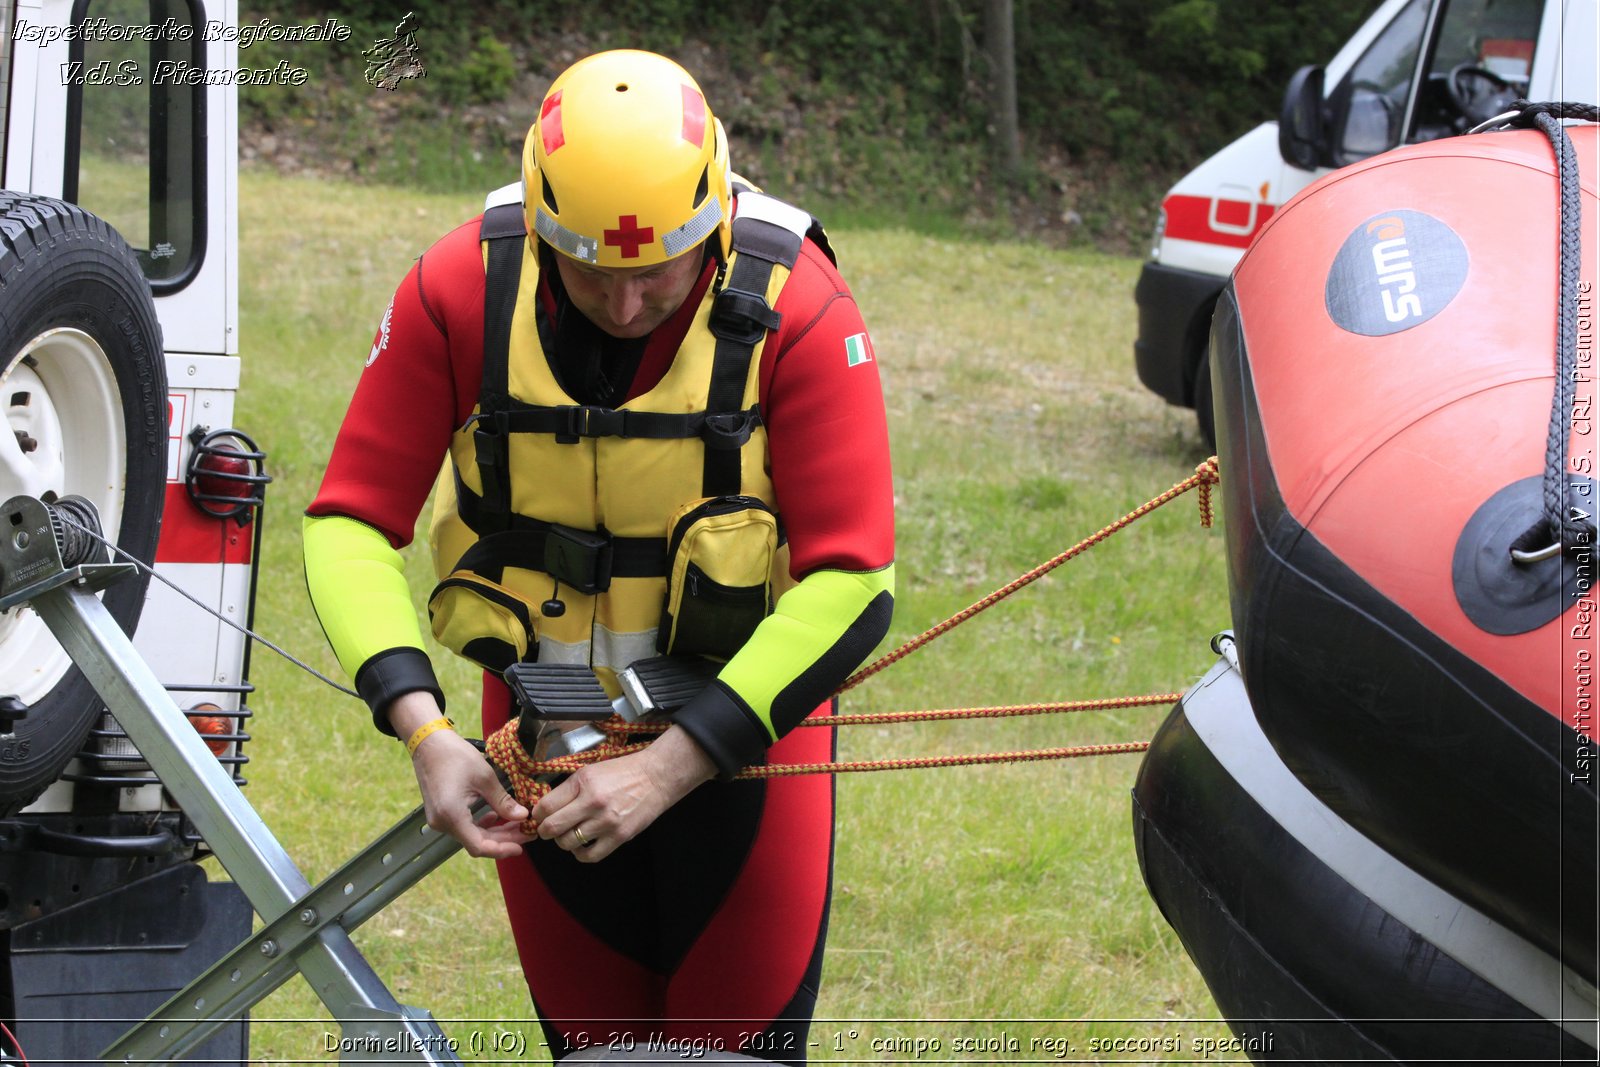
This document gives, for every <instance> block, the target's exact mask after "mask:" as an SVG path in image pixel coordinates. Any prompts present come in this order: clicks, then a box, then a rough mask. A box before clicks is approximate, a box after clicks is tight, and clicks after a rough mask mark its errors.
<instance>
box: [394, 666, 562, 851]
mask: <svg viewBox="0 0 1600 1067" xmlns="http://www.w3.org/2000/svg"><path fill="white" fill-rule="evenodd" d="M439 714H440V712H439V706H438V704H437V702H435V701H434V699H433V695H432V694H431V693H426V692H414V693H407V694H405V695H404V696H402V697H399V698H398V699H396V700H395V702H394V703H393V704H392V705H390V707H389V721H390V723H392V724H393V725H394V728H395V733H396V734H398V735H399V736H400V737H401V738H402V739H404V738H407V737H410V736H411V733H412V732H413V731H414V730H416V728H417V727H419V726H421V725H422V724H423V723H426V722H429V721H431V720H433V719H435V718H438V716H439ZM411 769H412V770H413V771H414V772H415V773H416V776H417V786H418V788H419V789H420V790H421V791H422V808H423V811H424V813H425V814H426V815H427V819H428V825H429V826H430V827H432V828H433V829H435V830H438V831H440V832H441V833H447V834H449V835H450V836H451V837H453V838H455V839H456V840H457V841H460V842H461V846H462V847H463V848H464V849H466V850H467V854H468V855H472V856H487V857H492V858H494V859H510V858H511V857H513V856H516V855H518V854H520V853H521V852H522V846H523V845H524V844H525V843H526V842H528V841H531V840H533V838H532V837H531V836H530V835H528V834H525V833H523V832H522V830H521V829H520V828H519V824H520V823H521V822H522V821H523V820H524V819H526V818H527V817H528V809H527V808H525V807H523V806H522V805H521V804H519V803H517V800H516V798H515V797H513V796H512V795H511V794H510V793H508V792H506V788H505V786H503V785H501V784H500V777H499V775H497V774H496V773H495V770H494V766H493V765H492V764H490V763H489V761H488V760H486V759H484V758H483V753H482V752H479V751H478V750H477V749H476V748H474V747H473V746H472V745H471V744H470V743H469V742H468V741H467V740H466V739H465V738H463V737H462V736H461V735H460V734H458V733H456V732H455V731H454V730H437V731H435V732H433V733H431V734H429V735H428V736H427V737H425V738H423V739H422V743H421V744H419V745H418V746H417V750H416V751H415V752H414V753H412V755H411ZM480 798H482V799H483V800H485V801H487V802H488V804H489V807H490V808H491V809H493V811H494V814H495V815H497V816H499V818H500V819H501V820H505V821H503V822H498V823H497V822H496V821H495V820H494V819H493V818H492V817H491V818H490V819H489V820H488V822H487V823H486V824H483V825H480V824H479V823H476V822H474V821H473V819H472V812H471V809H472V806H473V805H474V804H475V803H476V802H477V801H478V800H479V799H480Z"/></svg>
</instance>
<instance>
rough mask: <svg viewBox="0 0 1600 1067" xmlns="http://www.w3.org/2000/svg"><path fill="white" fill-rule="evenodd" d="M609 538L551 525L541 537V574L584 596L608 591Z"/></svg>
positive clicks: (596, 533) (600, 533)
mask: <svg viewBox="0 0 1600 1067" xmlns="http://www.w3.org/2000/svg"><path fill="white" fill-rule="evenodd" d="M611 556H612V553H611V535H610V534H608V533H605V532H604V531H596V530H576V529H573V528H572V527H571V526H559V525H556V524H554V523H552V524H551V526H550V528H549V529H548V530H547V531H545V535H544V569H545V573H547V574H549V575H550V577H552V578H554V579H556V580H557V581H558V582H560V583H561V584H562V585H565V586H567V587H569V588H572V589H576V590H577V591H578V592H580V593H583V594H584V595H585V596H593V595H594V594H596V593H603V592H605V591H606V590H607V589H610V588H611Z"/></svg>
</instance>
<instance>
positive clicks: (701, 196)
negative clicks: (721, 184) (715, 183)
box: [690, 167, 711, 207]
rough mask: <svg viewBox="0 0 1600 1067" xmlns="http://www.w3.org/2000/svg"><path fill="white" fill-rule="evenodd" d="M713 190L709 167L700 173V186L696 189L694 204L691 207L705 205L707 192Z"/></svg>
mask: <svg viewBox="0 0 1600 1067" xmlns="http://www.w3.org/2000/svg"><path fill="white" fill-rule="evenodd" d="M710 188H711V168H710V167H707V168H705V169H704V170H702V171H701V172H700V184H699V185H697V186H695V189H694V203H693V204H691V205H690V206H691V207H699V206H700V205H701V204H703V203H705V199H706V191H707V190H709V189H710Z"/></svg>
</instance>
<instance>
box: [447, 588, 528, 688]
mask: <svg viewBox="0 0 1600 1067" xmlns="http://www.w3.org/2000/svg"><path fill="white" fill-rule="evenodd" d="M428 622H429V624H430V625H431V626H432V628H433V636H435V637H437V638H438V639H439V643H440V644H442V645H444V646H445V647H446V648H448V649H449V650H450V651H452V652H454V653H456V654H457V655H459V656H465V657H466V658H467V659H470V660H472V661H473V662H474V663H477V664H480V665H481V666H484V667H487V668H489V669H490V670H492V671H495V672H497V673H503V672H504V671H505V669H506V668H507V667H509V666H511V665H512V664H513V663H519V662H521V661H522V660H524V659H526V658H527V657H528V651H529V649H531V648H533V647H534V646H535V644H536V643H537V642H536V639H535V638H534V633H533V619H532V618H531V617H530V615H529V613H528V605H527V603H526V602H525V601H524V600H523V599H522V598H521V597H519V596H517V595H516V594H515V593H513V592H511V591H510V590H509V589H506V588H505V587H503V586H500V585H497V584H495V583H494V582H491V581H489V580H487V579H485V578H482V577H479V576H478V575H476V574H473V573H472V572H471V571H456V572H455V573H454V574H452V575H450V577H448V578H446V579H445V580H444V581H442V582H440V583H439V584H438V585H436V586H434V587H433V593H432V594H431V595H430V596H429V597H428Z"/></svg>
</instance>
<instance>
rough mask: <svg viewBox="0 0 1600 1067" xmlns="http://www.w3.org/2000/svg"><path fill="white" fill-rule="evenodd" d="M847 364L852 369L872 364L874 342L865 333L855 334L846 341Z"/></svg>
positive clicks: (845, 356) (845, 357)
mask: <svg viewBox="0 0 1600 1067" xmlns="http://www.w3.org/2000/svg"><path fill="white" fill-rule="evenodd" d="M844 359H845V364H846V365H847V366H851V367H857V366H860V365H861V364H863V363H871V362H872V341H871V339H870V338H868V337H867V335H866V334H864V333H858V334H853V335H851V336H849V337H846V338H845V339H844Z"/></svg>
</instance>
